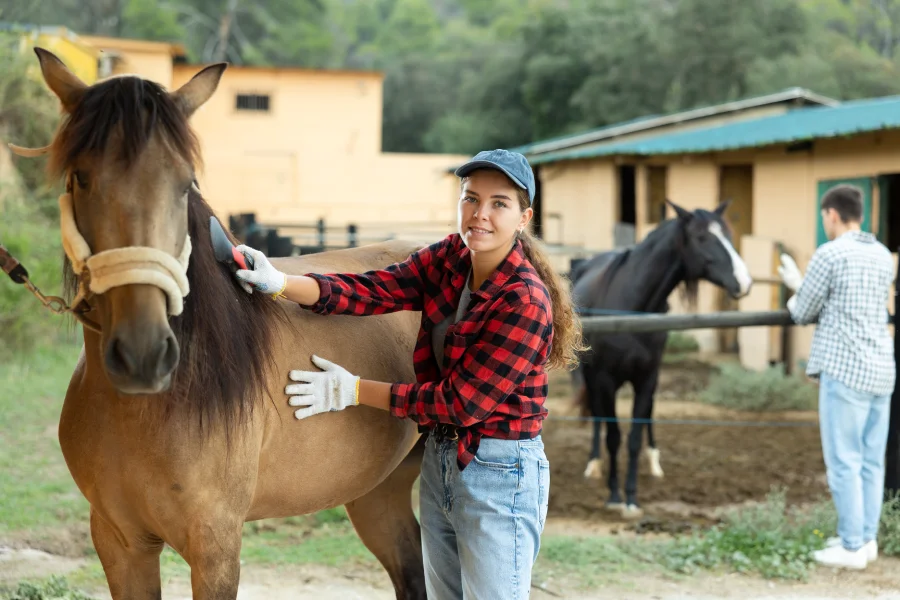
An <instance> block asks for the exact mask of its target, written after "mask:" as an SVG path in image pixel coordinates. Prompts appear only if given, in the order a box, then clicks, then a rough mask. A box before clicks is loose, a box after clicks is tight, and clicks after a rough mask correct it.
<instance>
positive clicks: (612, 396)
mask: <svg viewBox="0 0 900 600" xmlns="http://www.w3.org/2000/svg"><path fill="white" fill-rule="evenodd" d="M595 381H596V383H597V392H598V397H597V400H598V403H597V406H598V407H599V409H600V410H599V416H600V417H602V418H603V419H604V420H606V450H607V451H608V452H609V479H608V483H609V499H608V500H607V501H606V508H610V509H616V510H618V509H619V508H620V507H621V506H622V495H621V494H620V493H619V466H618V456H619V444H620V443H621V442H622V434H621V431H620V429H619V423H618V421H616V420H615V418H616V390H617V388H618V386H617V385H616V382H615V380H614V379H613V378H612V377H611V376H610V375H609V374H608V373H605V372H600V373H598V377H597V378H596V379H595Z"/></svg>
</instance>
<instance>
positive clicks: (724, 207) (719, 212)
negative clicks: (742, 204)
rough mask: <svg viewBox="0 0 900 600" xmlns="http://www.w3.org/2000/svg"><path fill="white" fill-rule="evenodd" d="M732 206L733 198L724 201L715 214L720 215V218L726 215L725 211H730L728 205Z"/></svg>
mask: <svg viewBox="0 0 900 600" xmlns="http://www.w3.org/2000/svg"><path fill="white" fill-rule="evenodd" d="M729 204H731V198H728V199H727V200H723V201H722V202H721V203H720V204H719V205H718V206H717V207H716V210H714V211H713V212H714V213H716V214H717V215H719V216H720V217H721V216H722V215H724V214H725V211H726V210H728V205H729Z"/></svg>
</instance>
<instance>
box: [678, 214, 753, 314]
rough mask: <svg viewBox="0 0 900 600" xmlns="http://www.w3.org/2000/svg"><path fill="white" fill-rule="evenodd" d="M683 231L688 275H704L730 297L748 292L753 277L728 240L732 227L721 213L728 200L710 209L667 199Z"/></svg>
mask: <svg viewBox="0 0 900 600" xmlns="http://www.w3.org/2000/svg"><path fill="white" fill-rule="evenodd" d="M667 202H668V203H669V205H670V206H672V208H674V209H675V213H676V214H677V215H678V219H679V221H680V224H681V226H682V230H683V231H684V239H683V242H682V243H683V254H684V261H685V267H686V269H687V279H688V280H689V281H696V280H699V279H705V280H707V281H709V282H711V283H713V284H715V285H718V286H720V287H722V288H723V289H725V291H727V292H728V293H729V294H730V295H731V297H732V298H741V297H743V296H746V295H747V294H748V293H749V292H750V286H751V285H752V284H753V279H752V278H751V277H750V271H749V270H748V269H747V265H745V264H744V261H743V260H742V259H741V257H740V255H738V253H737V252H736V251H735V249H734V246H733V245H732V243H731V231H730V229H729V227H728V225H727V224H726V223H725V220H724V219H723V218H722V215H723V214H724V213H725V209H726V208H728V201H726V202H723V203H721V204H720V205H719V206H718V207H716V209H715V210H714V211H712V212H710V211H708V210H703V209H697V210H694V211H689V210H685V209H684V208H681V207H680V206H678V205H676V204H674V203H673V202H671V201H667Z"/></svg>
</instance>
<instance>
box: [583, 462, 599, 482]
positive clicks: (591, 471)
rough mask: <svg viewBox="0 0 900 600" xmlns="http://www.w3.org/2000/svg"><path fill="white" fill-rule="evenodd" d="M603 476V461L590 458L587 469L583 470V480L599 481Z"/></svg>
mask: <svg viewBox="0 0 900 600" xmlns="http://www.w3.org/2000/svg"><path fill="white" fill-rule="evenodd" d="M602 475H603V460H602V459H599V458H592V459H591V460H589V461H588V464H587V467H586V468H585V470H584V478H585V479H600V477H601V476H602Z"/></svg>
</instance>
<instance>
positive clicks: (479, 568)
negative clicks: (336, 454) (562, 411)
mask: <svg viewBox="0 0 900 600" xmlns="http://www.w3.org/2000/svg"><path fill="white" fill-rule="evenodd" d="M456 445H457V443H456V442H455V441H442V442H435V441H434V438H433V437H432V436H429V437H428V442H427V444H426V447H425V457H424V458H423V460H422V474H421V478H420V482H419V520H420V521H421V524H422V554H423V558H424V562H425V586H426V590H427V592H428V598H429V600H459V599H460V598H463V599H466V600H481V599H482V598H485V599H489V600H504V599H507V598H509V599H520V598H528V597H529V593H530V591H531V569H532V565H533V564H534V561H535V559H536V558H537V555H538V548H539V547H540V541H541V532H542V531H543V530H544V522H545V520H546V518H547V504H548V500H549V495H550V463H549V462H548V461H547V456H546V455H545V454H544V443H543V441H542V440H541V438H540V436H538V437H537V438H535V439H532V440H521V441H517V440H499V439H493V438H482V440H481V443H480V445H479V448H478V452H477V453H476V455H475V459H474V460H473V461H472V462H470V463H469V464H468V465H467V466H466V468H465V469H463V471H462V472H461V473H460V471H459V467H458V466H457V464H456Z"/></svg>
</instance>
